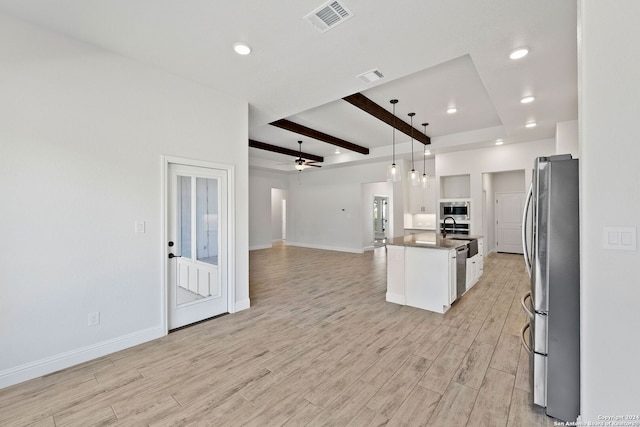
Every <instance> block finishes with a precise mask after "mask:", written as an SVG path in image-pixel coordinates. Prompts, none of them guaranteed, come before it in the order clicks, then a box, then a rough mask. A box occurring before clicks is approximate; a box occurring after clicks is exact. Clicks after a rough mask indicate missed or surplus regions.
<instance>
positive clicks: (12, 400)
mask: <svg viewBox="0 0 640 427" xmlns="http://www.w3.org/2000/svg"><path fill="white" fill-rule="evenodd" d="M485 259H486V261H485V270H484V275H483V277H482V279H481V280H480V281H479V282H478V284H477V285H476V286H475V287H474V288H472V289H471V290H470V291H469V292H468V293H467V294H465V295H464V297H463V298H462V299H461V300H460V301H458V302H456V303H455V304H454V306H453V307H452V308H451V309H450V310H449V312H447V313H446V314H444V315H439V314H435V313H430V312H427V311H423V310H419V309H415V308H411V307H403V306H399V305H395V304H391V303H387V302H386V301H385V292H386V260H385V249H384V248H379V249H376V250H375V251H371V252H367V253H365V254H348V253H338V252H330V251H319V250H313V249H305V248H294V247H284V246H282V245H278V246H276V247H274V248H273V249H265V250H258V251H253V252H251V255H250V291H251V303H252V307H251V308H250V309H249V310H245V311H242V312H239V313H236V314H232V315H226V316H223V317H220V318H217V319H213V320H210V321H207V322H204V323H200V324H197V325H194V326H191V327H189V328H186V329H183V330H180V331H177V332H174V333H171V334H170V335H168V336H167V337H165V338H162V339H159V340H156V341H153V342H150V343H147V344H143V345H140V346H137V347H134V348H131V349H128V350H125V351H121V352H119V353H115V354H112V355H109V356H108V357H103V358H100V359H97V360H94V361H92V362H88V363H85V364H82V365H79V366H76V367H73V368H70V369H66V370H64V371H60V372H57V373H54V374H51V375H47V376H45V377H42V378H38V379H35V380H32V381H28V382H26V383H23V384H19V385H17V386H13V387H9V388H6V389H3V390H0V425H2V426H67V425H77V426H90V425H110V424H113V425H127V426H128V425H131V426H136V425H151V426H180V425H199V426H200V425H201V426H208V425H211V426H235V425H238V426H264V425H274V426H280V425H286V426H324V425H333V426H378V425H388V426H423V425H428V426H492V427H493V426H506V425H509V426H552V425H553V420H552V419H551V418H548V417H546V416H545V415H544V414H543V413H542V411H540V410H539V409H534V408H532V407H531V406H530V405H529V400H528V399H529V394H528V390H529V383H528V381H529V380H528V358H527V356H528V355H527V353H525V351H524V350H523V349H522V348H521V345H520V338H519V336H518V335H519V329H520V327H521V326H522V324H523V323H524V321H525V317H524V315H523V314H522V309H521V308H520V304H519V297H520V295H521V294H522V293H523V292H524V290H525V289H526V287H527V276H526V273H525V272H524V266H523V262H522V258H521V256H517V255H506V254H492V255H490V256H488V257H486V258H485ZM425 274H428V272H425Z"/></svg>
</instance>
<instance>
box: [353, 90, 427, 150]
mask: <svg viewBox="0 0 640 427" xmlns="http://www.w3.org/2000/svg"><path fill="white" fill-rule="evenodd" d="M342 99H344V100H345V101H347V102H348V103H349V104H351V105H353V106H356V107H358V108H359V109H361V110H362V111H364V112H367V113H369V114H371V115H372V116H373V117H375V118H376V119H378V120H382V121H383V122H385V123H386V124H388V125H389V126H391V127H395V128H396V129H398V130H399V131H400V132H402V133H404V134H406V135H407V136H409V137H410V136H413V139H415V140H416V141H420V142H422V143H423V144H424V145H428V144H431V138H429V137H428V136H427V135H425V134H424V133H423V132H422V131H421V130H419V129H416V128H414V127H411V125H409V123H407V122H405V121H404V120H402V119H400V118H398V117H396V118H395V120H394V117H393V114H392V113H391V112H389V111H387V110H386V109H385V108H383V107H381V106H379V105H378V104H376V103H375V102H373V101H372V100H370V99H369V98H367V97H366V96H364V95H363V94H361V93H354V94H353V95H349V96H345V97H344V98H342Z"/></svg>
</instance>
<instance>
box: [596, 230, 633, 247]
mask: <svg viewBox="0 0 640 427" xmlns="http://www.w3.org/2000/svg"><path fill="white" fill-rule="evenodd" d="M602 240H603V244H604V245H603V246H604V248H605V249H614V250H619V251H635V250H637V243H636V227H605V228H604V233H603V239H602Z"/></svg>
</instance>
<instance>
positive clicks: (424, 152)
mask: <svg viewBox="0 0 640 427" xmlns="http://www.w3.org/2000/svg"><path fill="white" fill-rule="evenodd" d="M422 126H423V127H424V136H427V126H429V123H423V124H422ZM427 178H429V177H428V176H427V144H423V145H422V180H421V183H422V188H427V187H428V181H427Z"/></svg>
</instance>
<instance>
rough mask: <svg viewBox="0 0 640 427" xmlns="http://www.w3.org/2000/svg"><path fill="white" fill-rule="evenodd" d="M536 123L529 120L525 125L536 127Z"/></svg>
mask: <svg viewBox="0 0 640 427" xmlns="http://www.w3.org/2000/svg"><path fill="white" fill-rule="evenodd" d="M536 125H537V123H536V122H529V123H527V125H526V126H527V127H528V128H534V127H536Z"/></svg>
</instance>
